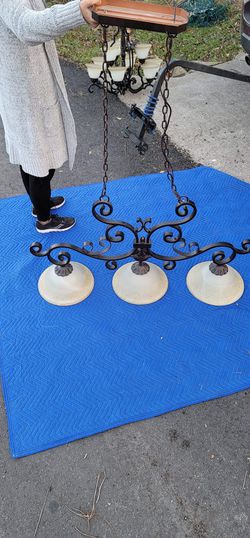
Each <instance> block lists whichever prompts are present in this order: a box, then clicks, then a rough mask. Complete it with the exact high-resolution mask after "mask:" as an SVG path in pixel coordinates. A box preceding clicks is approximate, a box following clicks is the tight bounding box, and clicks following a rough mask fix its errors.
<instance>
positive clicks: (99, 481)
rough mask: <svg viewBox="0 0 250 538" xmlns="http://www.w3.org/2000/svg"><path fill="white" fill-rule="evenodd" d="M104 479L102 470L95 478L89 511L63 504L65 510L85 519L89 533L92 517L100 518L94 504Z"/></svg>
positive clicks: (76, 528) (85, 534)
mask: <svg viewBox="0 0 250 538" xmlns="http://www.w3.org/2000/svg"><path fill="white" fill-rule="evenodd" d="M105 480H106V473H105V471H103V472H101V473H98V475H97V479H96V485H95V491H94V495H93V501H92V509H91V511H90V512H83V511H82V510H80V509H78V508H69V506H67V505H65V508H67V510H69V512H71V513H72V514H74V515H75V516H77V517H80V518H81V519H84V521H86V523H87V525H88V532H89V533H90V524H91V521H92V519H93V518H94V517H100V518H101V516H98V514H97V513H96V506H97V504H98V502H99V500H100V496H101V491H102V486H103V484H104V482H105ZM101 519H103V520H104V521H105V523H106V524H107V525H108V526H109V527H110V529H111V530H112V526H111V524H110V523H109V522H108V521H107V520H106V519H105V518H101ZM74 528H75V530H76V531H77V532H79V533H80V534H82V536H87V537H89V538H97V536H93V535H91V534H87V533H85V532H84V531H81V530H80V529H79V528H78V527H74ZM112 532H113V531H112Z"/></svg>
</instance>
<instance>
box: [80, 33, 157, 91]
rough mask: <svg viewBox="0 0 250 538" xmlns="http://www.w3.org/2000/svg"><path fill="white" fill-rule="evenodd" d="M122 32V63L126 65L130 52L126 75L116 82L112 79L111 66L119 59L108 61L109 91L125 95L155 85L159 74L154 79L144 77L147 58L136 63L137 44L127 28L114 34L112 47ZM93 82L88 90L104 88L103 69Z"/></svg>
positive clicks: (123, 65) (115, 64)
mask: <svg viewBox="0 0 250 538" xmlns="http://www.w3.org/2000/svg"><path fill="white" fill-rule="evenodd" d="M120 32H121V52H120V56H121V65H122V67H126V54H128V66H127V69H126V72H125V75H124V78H123V80H122V81H120V82H114V80H113V79H112V73H111V71H110V67H113V66H117V65H118V64H117V60H114V61H112V62H107V73H108V77H109V78H108V80H107V91H108V93H112V94H113V95H124V94H125V93H126V91H130V93H134V94H136V93H138V92H140V91H142V90H145V89H146V88H149V87H151V88H152V87H153V82H154V81H155V80H156V77H157V75H156V76H155V77H154V78H152V79H146V81H145V78H144V77H143V71H142V65H143V63H144V62H145V60H139V62H138V64H137V65H136V64H135V48H136V44H135V41H134V40H133V39H131V36H130V33H129V32H128V30H127V29H126V28H121V29H120V28H118V30H117V32H115V34H114V36H113V41H112V43H111V45H110V48H112V46H113V45H114V44H115V42H116V37H117V35H118V34H119V33H120ZM91 80H92V83H91V84H90V86H89V88H88V91H89V92H90V93H93V91H94V89H95V88H96V87H97V88H99V89H103V87H104V80H105V73H104V71H103V69H102V71H101V73H100V76H99V78H98V79H91Z"/></svg>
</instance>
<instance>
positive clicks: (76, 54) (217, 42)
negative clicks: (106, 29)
mask: <svg viewBox="0 0 250 538" xmlns="http://www.w3.org/2000/svg"><path fill="white" fill-rule="evenodd" d="M55 3H57V2H56V0H52V1H51V2H48V4H50V5H52V4H55ZM240 13H241V9H240V7H239V6H237V5H230V6H229V9H228V17H227V19H226V20H224V21H221V22H219V23H218V24H215V25H213V26H209V27H206V28H204V27H201V28H197V27H189V28H188V30H187V31H186V32H183V33H182V34H180V35H179V36H178V37H177V38H176V39H175V42H174V49H173V56H174V57H175V58H182V59H188V60H200V61H204V62H212V63H220V62H225V61H228V60H231V59H232V58H234V57H235V56H236V54H237V53H238V52H239V51H240V50H241V45H240ZM134 35H135V37H136V38H137V39H139V40H140V41H142V42H147V43H152V45H153V52H154V54H157V56H160V57H161V58H163V57H164V49H165V36H164V35H163V34H159V33H156V32H147V31H141V30H136V31H135V32H134ZM100 46H101V34H100V32H99V31H98V32H93V30H91V28H89V27H88V26H83V27H81V28H79V29H77V30H73V31H71V32H68V33H67V34H66V35H65V36H64V37H62V38H59V39H57V48H58V52H59V54H60V56H61V57H62V58H64V59H66V60H69V61H71V62H74V63H76V64H78V65H79V66H81V67H83V66H84V65H85V64H86V63H87V62H89V61H90V60H91V58H92V57H93V56H97V55H100V51H101V49H100Z"/></svg>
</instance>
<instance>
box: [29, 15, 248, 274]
mask: <svg viewBox="0 0 250 538" xmlns="http://www.w3.org/2000/svg"><path fill="white" fill-rule="evenodd" d="M174 37H175V36H174V35H171V34H169V33H168V34H167V39H166V58H165V61H166V66H165V76H164V77H163V73H161V82H162V83H163V88H162V90H161V92H162V97H163V109H162V114H163V122H162V130H163V133H162V139H161V147H162V152H163V155H164V160H165V163H164V164H165V169H166V176H167V179H168V181H169V182H170V186H171V191H172V194H173V195H174V197H175V198H176V199H177V202H176V206H175V214H176V217H177V218H176V219H175V220H170V221H164V222H160V223H158V224H155V225H153V226H151V224H152V219H151V218H146V219H145V218H144V219H143V218H141V217H138V218H137V221H136V225H133V224H131V223H129V222H126V221H122V220H114V219H113V218H112V214H113V205H112V203H111V201H110V199H109V197H108V195H107V182H108V80H107V71H108V65H107V50H108V43H107V26H104V25H103V55H104V63H103V73H104V82H103V95H104V97H103V106H104V162H103V169H104V176H103V185H102V192H101V195H100V198H99V199H98V200H97V201H96V202H94V204H93V206H92V214H93V216H94V218H95V219H96V220H97V221H99V222H101V223H103V224H104V225H105V226H106V229H105V233H104V235H103V236H102V237H100V239H99V247H100V249H97V250H95V248H94V243H93V242H92V241H84V243H83V245H82V246H81V247H79V246H77V245H74V244H71V243H56V244H54V245H52V246H51V247H50V248H48V249H46V250H43V247H42V244H41V243H40V242H35V243H32V245H31V246H30V252H31V253H32V254H33V255H34V256H36V257H47V258H48V260H49V261H50V262H51V263H52V264H54V265H55V266H57V274H58V275H61V276H65V275H66V274H68V273H67V271H68V270H70V261H71V255H70V253H69V252H68V250H70V251H74V252H77V253H80V254H83V255H85V256H87V257H89V258H94V259H97V260H100V261H103V262H104V263H105V265H106V267H107V268H108V269H111V270H114V269H116V268H117V266H118V262H119V261H122V260H125V259H128V258H132V259H133V260H134V262H135V263H134V264H133V267H132V270H133V271H134V272H135V273H137V274H144V273H146V272H148V270H149V266H148V264H147V263H146V262H147V260H148V259H150V258H154V259H156V260H159V261H163V262H164V268H165V269H166V270H172V269H174V268H175V267H176V265H177V263H178V262H180V261H184V260H188V259H191V258H195V257H197V256H198V255H201V254H204V253H205V252H208V251H215V252H213V253H212V256H211V257H212V261H213V263H211V266H210V270H211V271H212V272H213V273H215V274H218V275H221V274H225V272H227V265H226V264H229V263H230V262H231V261H232V260H233V259H234V258H235V257H236V255H237V254H239V255H244V254H249V253H250V239H244V240H242V242H241V244H240V245H239V246H235V245H233V244H232V243H230V242H227V241H218V242H216V243H211V244H208V245H205V246H200V245H199V243H198V242H197V241H192V242H187V241H186V239H185V238H184V237H183V230H182V226H183V225H185V224H187V223H188V222H190V221H191V220H193V219H194V217H195V216H196V213H197V208H196V205H195V203H194V202H193V201H192V200H189V198H188V197H187V196H182V195H180V194H179V192H178V190H177V187H176V185H175V182H174V172H173V168H172V165H171V163H170V160H169V144H168V142H169V141H168V126H169V122H170V119H171V113H172V111H171V107H170V105H169V101H168V98H169V84H168V83H169V77H170V74H171V71H170V65H171V56H172V43H173V38H174ZM157 232H161V233H162V232H163V235H162V236H161V237H162V240H163V245H164V246H166V245H168V247H170V249H171V250H170V253H169V254H168V253H164V254H162V253H159V252H156V251H155V250H154V248H153V240H154V236H155V234H156V233H157ZM128 233H130V234H131V236H132V246H131V248H130V249H129V250H128V251H126V252H123V253H120V254H114V253H113V254H112V252H111V249H112V246H113V245H114V244H121V243H122V242H123V241H124V240H125V239H127V237H128ZM58 249H64V250H63V251H62V250H60V252H59V253H58ZM215 249H217V250H215ZM224 249H227V252H228V250H229V252H228V253H226V252H225V250H224Z"/></svg>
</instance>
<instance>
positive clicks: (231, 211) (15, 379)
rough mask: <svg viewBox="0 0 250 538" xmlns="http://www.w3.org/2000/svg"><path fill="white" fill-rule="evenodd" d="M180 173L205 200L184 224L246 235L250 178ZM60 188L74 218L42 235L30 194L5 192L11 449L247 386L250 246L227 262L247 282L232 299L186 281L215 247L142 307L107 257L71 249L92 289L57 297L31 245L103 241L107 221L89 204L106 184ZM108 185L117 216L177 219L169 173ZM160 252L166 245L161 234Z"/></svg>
mask: <svg viewBox="0 0 250 538" xmlns="http://www.w3.org/2000/svg"><path fill="white" fill-rule="evenodd" d="M176 183H177V186H178V190H179V192H180V193H181V194H182V195H185V194H187V195H188V196H189V198H190V199H193V200H194V201H195V202H196V204H197V207H198V214H197V216H196V218H195V219H194V220H193V221H192V222H190V223H188V224H186V225H185V227H183V230H184V236H185V238H186V239H187V241H198V242H199V243H200V245H201V246H202V245H205V244H208V243H211V242H213V241H222V240H223V241H228V242H232V243H233V244H235V245H236V246H238V247H239V248H240V244H241V241H242V239H244V238H247V237H249V236H250V225H249V204H250V187H249V185H248V184H246V183H244V182H241V181H239V180H236V179H235V178H233V177H230V176H228V175H226V174H224V173H221V172H218V171H216V170H213V169H211V168H206V167H199V168H196V169H192V170H188V171H181V172H177V173H176ZM60 192H62V193H63V194H64V196H65V197H66V199H67V205H65V206H64V207H63V208H62V209H61V210H59V213H60V212H61V214H67V215H73V216H76V218H77V226H76V227H75V228H73V229H72V230H70V231H68V232H67V233H64V234H55V233H53V234H48V235H46V236H42V235H40V234H38V233H37V232H36V230H35V227H34V220H33V219H32V216H31V213H30V204H29V201H28V198H27V197H26V196H18V197H15V198H10V199H4V200H1V202H0V215H1V226H0V236H1V237H0V239H1V274H0V296H1V362H0V366H1V378H2V386H3V394H4V400H5V406H6V412H7V416H8V427H9V438H10V452H11V455H12V456H13V457H15V458H17V457H22V456H26V455H28V454H32V453H35V452H39V451H42V450H46V449H49V448H51V447H55V446H57V445H62V444H64V443H68V442H70V441H73V440H76V439H80V438H83V437H86V436H90V435H93V434H96V433H98V432H102V431H104V430H107V429H110V428H114V427H117V426H120V425H123V424H126V423H129V422H134V421H138V420H142V419H146V418H150V417H154V416H156V415H160V414H162V413H166V412H168V411H172V410H174V409H178V408H181V407H184V406H188V405H191V404H197V403H199V402H204V401H206V400H210V399H213V398H218V397H222V396H226V395H229V394H232V393H234V392H236V391H240V390H243V389H247V388H249V386H250V316H249V309H250V306H249V305H250V301H249V299H250V286H249V277H250V255H245V256H238V257H237V258H236V259H235V260H234V261H233V262H232V266H233V267H234V268H236V269H238V270H239V271H240V273H241V275H242V276H243V278H244V281H245V293H244V295H243V297H242V298H241V299H240V300H239V302H238V303H236V304H234V305H231V306H227V307H212V306H208V305H205V304H203V303H201V302H199V301H197V300H196V299H195V298H194V297H192V296H191V295H190V293H189V292H188V290H187V288H186V284H185V279H186V274H187V271H188V270H189V268H190V267H191V266H192V265H194V264H195V263H198V261H199V262H201V261H205V260H209V259H211V253H210V254H206V255H203V256H201V257H199V259H197V258H196V259H195V260H194V259H193V260H189V261H182V262H180V263H179V264H177V267H176V268H175V269H174V270H173V271H169V272H168V278H169V289H168V292H167V294H166V296H165V297H164V298H163V299H162V300H160V301H159V302H157V303H155V304H152V305H149V306H143V307H138V306H133V305H130V304H127V303H124V302H123V301H121V300H120V299H119V298H118V297H117V296H116V295H115V294H114V293H113V291H112V285H111V281H112V276H113V273H112V272H111V271H109V270H107V269H106V268H105V265H104V263H103V262H100V261H96V260H90V259H88V258H86V257H83V256H80V255H79V254H74V253H73V256H72V259H73V260H75V261H79V262H82V263H85V264H86V265H87V266H88V267H89V268H90V269H91V270H92V271H93V273H94V276H95V288H94V291H93V293H92V294H91V295H90V296H89V298H88V299H87V300H86V301H84V302H83V303H81V304H78V305H76V306H72V307H66V308H65V307H64V308H63V307H61V308H60V307H56V306H52V305H49V304H48V303H46V302H45V301H44V300H43V299H42V298H41V297H40V296H39V294H38V290H37V282H38V278H39V276H40V274H41V272H42V271H43V270H44V269H45V268H46V267H48V265H49V262H48V260H47V259H38V258H35V257H33V256H31V254H30V253H29V245H30V244H31V243H32V242H33V241H37V240H38V241H41V242H42V244H43V246H44V248H47V247H49V246H50V245H51V244H53V243H56V242H58V241H63V242H70V243H71V242H72V243H75V244H77V245H81V244H82V243H83V242H84V241H93V242H94V243H95V247H96V248H97V247H98V238H99V236H101V235H103V232H104V230H105V226H104V225H103V224H101V223H97V222H96V221H95V220H94V218H93V217H92V214H91V206H92V202H93V201H95V200H97V199H98V198H99V195H100V192H101V185H100V184H95V185H91V186H81V187H76V188H67V189H64V190H63V191H60ZM108 193H109V196H110V198H111V200H112V203H113V206H114V213H113V218H114V219H119V220H120V219H121V220H126V221H129V222H131V223H132V224H133V225H134V224H136V219H137V217H141V218H143V219H145V218H147V217H150V216H151V217H152V224H157V223H158V222H161V221H163V220H168V221H171V220H175V219H176V215H175V212H174V209H175V201H174V199H173V197H172V196H171V194H170V189H169V185H168V182H167V180H166V177H165V175H164V174H160V173H159V174H152V175H148V176H144V177H132V178H126V179H122V180H118V181H114V182H111V183H110V184H109V187H108ZM131 242H132V236H131V235H130V234H129V232H128V235H127V238H126V239H125V241H124V243H121V244H120V245H115V248H114V251H115V252H118V250H119V251H120V252H125V251H126V249H127V247H128V246H131ZM154 250H155V251H157V252H170V250H169V247H168V246H167V245H166V244H164V242H163V241H162V234H158V235H157V237H156V238H155V241H154ZM122 263H123V262H122ZM158 263H159V264H160V262H158Z"/></svg>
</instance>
